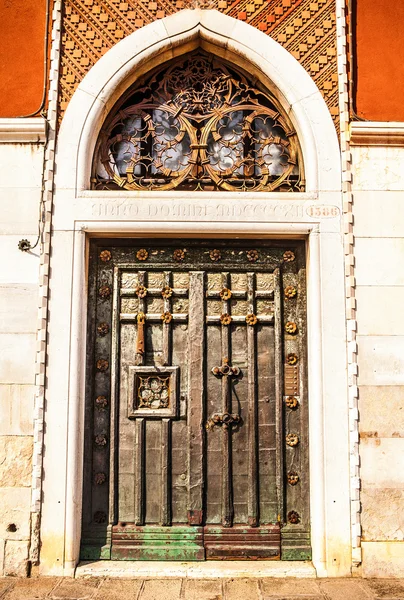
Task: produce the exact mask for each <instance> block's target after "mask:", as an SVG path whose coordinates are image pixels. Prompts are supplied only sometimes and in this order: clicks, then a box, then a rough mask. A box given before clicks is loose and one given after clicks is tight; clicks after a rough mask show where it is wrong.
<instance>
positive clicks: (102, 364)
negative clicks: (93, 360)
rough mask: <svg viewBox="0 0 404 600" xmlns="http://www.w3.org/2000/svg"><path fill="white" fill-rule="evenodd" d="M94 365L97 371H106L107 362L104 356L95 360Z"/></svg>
mask: <svg viewBox="0 0 404 600" xmlns="http://www.w3.org/2000/svg"><path fill="white" fill-rule="evenodd" d="M96 366H97V371H100V373H105V371H108V367H109V362H108V361H107V360H105V358H100V359H99V360H97V365H96Z"/></svg>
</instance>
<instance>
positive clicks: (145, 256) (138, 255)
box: [136, 248, 149, 260]
mask: <svg viewBox="0 0 404 600" xmlns="http://www.w3.org/2000/svg"><path fill="white" fill-rule="evenodd" d="M136 258H137V259H138V260H147V259H148V258H149V253H148V252H147V250H146V249H145V248H141V249H140V250H138V251H137V252H136Z"/></svg>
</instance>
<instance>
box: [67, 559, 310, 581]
mask: <svg viewBox="0 0 404 600" xmlns="http://www.w3.org/2000/svg"><path fill="white" fill-rule="evenodd" d="M156 576H157V577H158V578H159V579H164V578H167V579H169V578H174V577H175V578H178V577H181V578H184V577H185V578H186V577H188V578H190V579H192V578H193V579H213V578H214V579H216V578H223V579H227V578H231V579H234V578H235V577H238V578H239V577H243V578H261V577H301V578H310V577H317V574H316V570H315V568H314V566H313V563H312V562H310V561H266V560H256V561H250V562H247V561H239V560H234V561H221V560H209V561H206V562H174V561H167V562H159V561H118V560H112V561H109V560H100V561H97V562H93V561H91V562H90V561H83V562H81V563H79V565H78V566H77V568H76V571H75V577H76V578H81V577H111V578H114V577H117V578H119V577H122V578H131V579H132V578H139V577H156Z"/></svg>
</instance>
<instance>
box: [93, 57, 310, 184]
mask: <svg viewBox="0 0 404 600" xmlns="http://www.w3.org/2000/svg"><path fill="white" fill-rule="evenodd" d="M304 185H305V182H304V175H303V165H302V158H301V153H300V148H299V143H298V139H297V134H296V132H295V131H294V129H293V127H292V125H291V123H290V122H289V120H288V119H287V118H286V117H285V115H283V114H282V109H281V107H280V106H279V104H278V102H277V100H276V99H275V98H274V97H272V95H271V94H270V93H269V92H268V91H266V92H264V91H262V90H260V89H258V88H257V87H253V86H252V84H251V83H250V82H249V81H248V80H247V78H246V77H245V76H244V75H243V74H241V73H239V72H238V71H235V70H234V69H233V68H230V67H228V66H227V65H225V64H224V63H222V62H219V61H218V60H217V59H216V58H214V57H213V56H211V55H208V54H205V53H202V52H198V53H193V54H191V55H189V56H188V57H187V58H186V59H184V58H182V59H180V60H177V61H175V62H173V63H171V64H170V65H169V66H168V67H165V68H163V69H160V70H159V71H157V72H155V73H154V75H152V77H151V78H150V79H149V80H148V81H147V82H146V84H145V85H143V87H138V88H136V89H135V90H134V91H133V92H131V93H130V95H129V96H127V99H126V100H125V101H124V102H123V103H122V104H121V106H120V107H119V108H118V109H117V110H115V111H114V113H113V115H112V117H111V118H109V119H108V121H107V123H106V125H105V126H104V128H103V130H102V131H101V133H100V136H99V139H98V143H97V149H96V155H95V161H94V169H93V178H92V187H93V188H95V189H101V190H102V189H119V188H124V189H128V190H170V189H174V188H177V189H183V190H221V191H272V190H278V191H288V192H290V191H297V192H300V191H304Z"/></svg>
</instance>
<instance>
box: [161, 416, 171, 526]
mask: <svg viewBox="0 0 404 600" xmlns="http://www.w3.org/2000/svg"><path fill="white" fill-rule="evenodd" d="M170 455H171V419H162V421H161V512H160V522H161V524H162V525H164V526H168V525H171V461H170Z"/></svg>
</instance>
